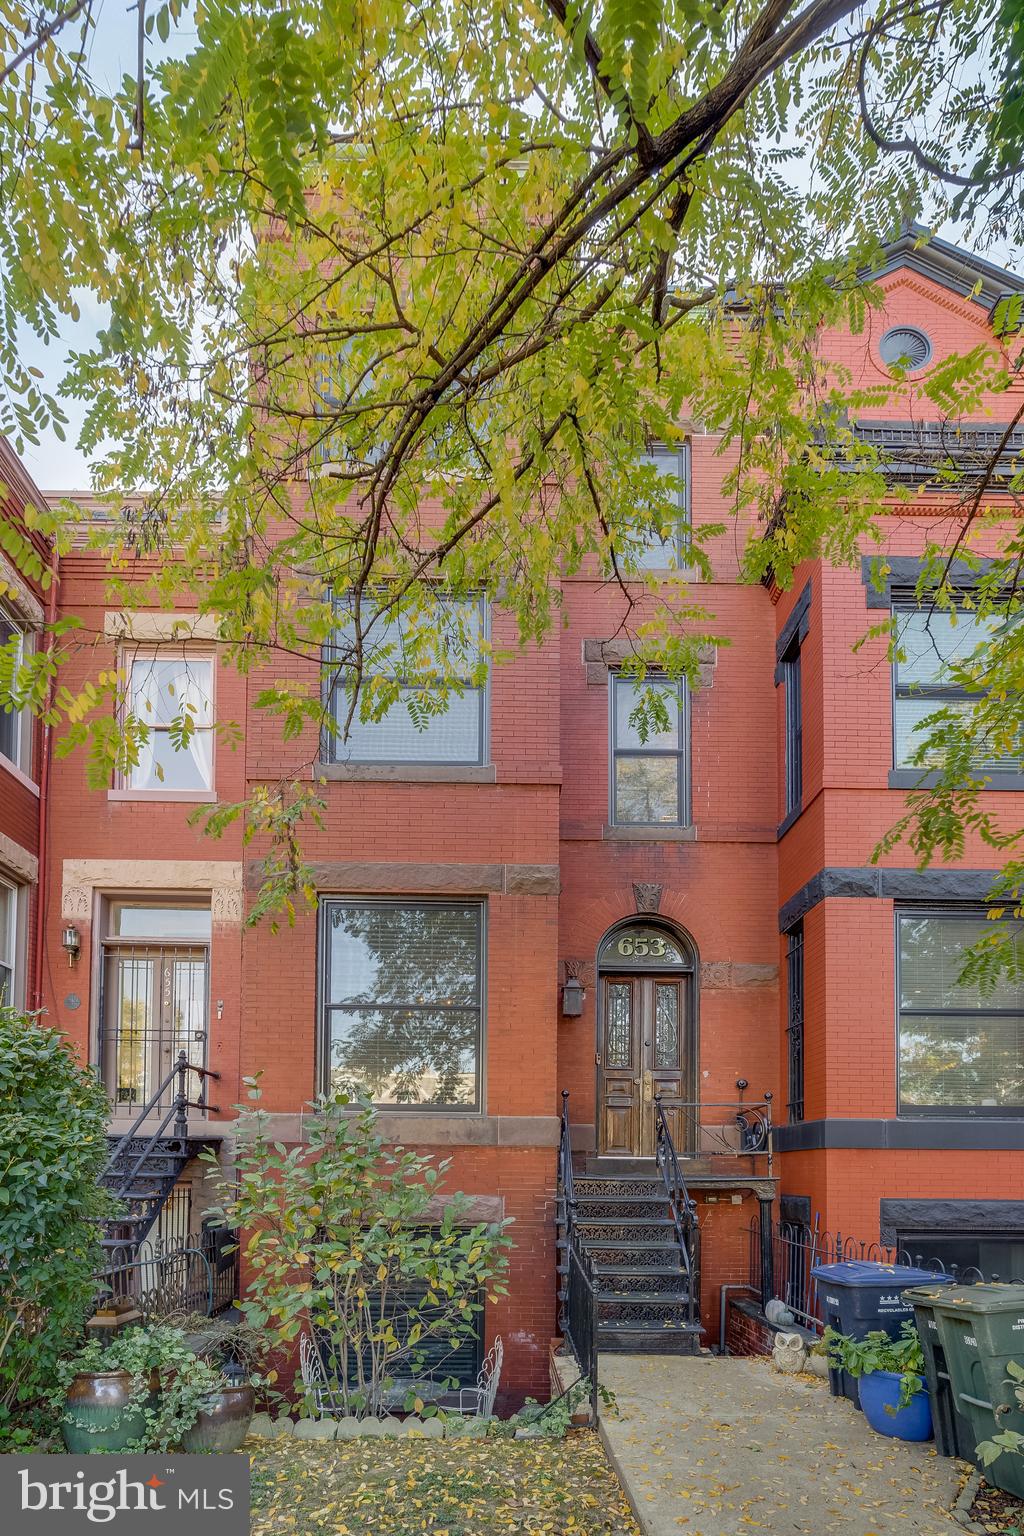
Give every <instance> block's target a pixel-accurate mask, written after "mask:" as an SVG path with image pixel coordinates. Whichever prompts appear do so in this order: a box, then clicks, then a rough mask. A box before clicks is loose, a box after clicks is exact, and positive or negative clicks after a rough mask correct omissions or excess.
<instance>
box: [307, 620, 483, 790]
mask: <svg viewBox="0 0 1024 1536" xmlns="http://www.w3.org/2000/svg"><path fill="white" fill-rule="evenodd" d="M338 617H339V624H338V630H337V633H336V639H335V644H334V645H333V646H332V647H329V648H328V649H327V651H326V652H325V655H324V670H325V678H326V683H325V693H326V704H327V709H328V712H329V715H330V717H331V719H332V720H333V729H330V730H328V731H326V732H325V740H324V748H323V750H324V755H325V758H326V760H327V761H328V762H337V763H417V764H421V765H431V764H433V765H437V766H453V767H454V766H457V765H468V766H471V765H474V764H481V763H484V762H486V751H487V746H486V735H487V688H486V684H484V683H482V682H481V681H480V663H481V645H482V641H483V640H484V638H485V631H486V624H487V611H486V606H485V604H484V601H483V599H481V598H473V599H469V600H464V599H458V600H456V599H452V598H446V597H438V598H437V601H436V604H435V605H434V608H433V611H432V612H431V614H430V615H429V624H428V621H427V619H426V618H423V619H420V618H417V620H416V621H413V620H412V619H411V618H409V617H406V616H404V615H403V616H401V617H400V618H397V619H394V620H390V621H388V622H382V623H381V624H379V625H371V626H370V629H369V638H368V641H367V642H366V644H365V646H364V652H363V675H362V680H361V688H362V690H364V691H368V692H369V693H370V695H371V702H372V697H373V694H374V692H375V691H376V692H377V693H378V695H379V693H380V690H381V689H382V688H383V689H384V690H385V696H386V697H387V696H390V702H388V703H387V705H386V707H385V708H384V710H383V711H382V713H381V715H380V718H379V719H368V720H364V719H362V718H361V715H362V705H363V700H362V699H360V700H359V701H358V702H357V706H356V709H355V711H354V713H353V717H352V720H351V723H350V724H349V725H348V736H347V739H343V732H344V729H345V724H346V720H347V716H348V713H349V706H350V702H351V692H350V689H349V687H348V686H347V683H348V678H349V677H350V676H351V668H349V667H348V666H347V664H346V663H347V659H348V658H349V657H350V656H351V655H352V639H353V631H352V627H351V624H350V622H349V620H348V616H347V613H346V610H345V608H344V607H343V606H339V615H338ZM428 629H429V631H430V635H431V636H433V637H434V638H430V637H429V636H428V633H427V631H428ZM444 654H446V656H447V660H448V663H449V664H448V666H447V667H446V668H445V670H444V672H443V675H442V670H441V657H442V655H444Z"/></svg>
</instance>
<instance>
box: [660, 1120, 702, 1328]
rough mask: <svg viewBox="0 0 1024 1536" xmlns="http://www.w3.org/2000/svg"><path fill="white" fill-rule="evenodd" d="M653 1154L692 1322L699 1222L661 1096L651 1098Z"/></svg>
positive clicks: (687, 1311) (687, 1317) (688, 1318)
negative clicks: (669, 1218) (677, 1247)
mask: <svg viewBox="0 0 1024 1536" xmlns="http://www.w3.org/2000/svg"><path fill="white" fill-rule="evenodd" d="M654 1157H655V1161H656V1163H657V1165H658V1168H659V1170H660V1172H661V1177H662V1179H663V1180H664V1182H665V1193H666V1195H667V1197H668V1205H669V1210H670V1211H671V1213H672V1225H673V1227H674V1228H675V1234H676V1242H677V1243H678V1245H679V1262H680V1264H681V1265H682V1268H683V1272H684V1274H685V1275H686V1294H687V1302H686V1321H687V1323H688V1324H689V1325H691V1326H692V1325H693V1324H694V1323H695V1321H696V1313H697V1296H696V1293H697V1289H698V1286H699V1264H698V1243H699V1236H698V1234H699V1231H700V1228H699V1225H698V1222H697V1207H696V1205H695V1204H694V1201H693V1198H692V1196H691V1195H690V1192H689V1190H688V1189H687V1187H686V1180H685V1179H684V1178H683V1173H682V1169H681V1168H680V1166H679V1158H678V1156H677V1155H676V1148H675V1142H674V1141H673V1140H672V1131H671V1129H670V1127H669V1123H668V1117H667V1115H666V1114H665V1109H664V1106H663V1104H662V1102H661V1095H660V1094H655V1097H654Z"/></svg>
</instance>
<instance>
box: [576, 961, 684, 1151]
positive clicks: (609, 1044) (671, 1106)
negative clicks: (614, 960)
mask: <svg viewBox="0 0 1024 1536" xmlns="http://www.w3.org/2000/svg"><path fill="white" fill-rule="evenodd" d="M601 1003H602V1008H601V1020H602V1024H601V1040H600V1048H599V1050H598V1102H599V1106H600V1109H599V1115H598V1121H599V1129H598V1151H599V1152H600V1153H601V1154H603V1155H605V1156H619V1157H653V1156H654V1149H655V1124H654V1118H655V1117H654V1101H655V1099H656V1098H657V1097H659V1096H660V1098H661V1102H662V1108H663V1109H664V1111H665V1115H666V1118H667V1120H668V1124H669V1129H670V1131H671V1133H672V1139H673V1141H674V1142H675V1145H676V1148H677V1150H678V1151H680V1152H683V1151H685V1150H686V1148H685V1141H686V1137H685V1134H684V1132H685V1122H684V1112H683V1110H682V1108H681V1102H682V1099H683V1096H684V1084H685V1081H686V1062H685V1050H686V1036H687V1028H686V1026H687V1019H686V1005H687V991H686V981H685V979H684V978H682V977H675V976H605V977H603V979H602V998H601Z"/></svg>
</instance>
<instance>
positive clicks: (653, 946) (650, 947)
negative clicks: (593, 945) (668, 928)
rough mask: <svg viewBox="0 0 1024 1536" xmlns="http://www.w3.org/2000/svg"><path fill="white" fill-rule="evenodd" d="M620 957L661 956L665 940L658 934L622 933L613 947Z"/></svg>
mask: <svg viewBox="0 0 1024 1536" xmlns="http://www.w3.org/2000/svg"><path fill="white" fill-rule="evenodd" d="M615 947H616V949H617V950H618V952H619V954H620V955H663V954H665V940H664V939H663V938H662V937H661V935H660V934H658V933H652V934H649V935H648V934H632V933H624V934H623V935H622V938H621V939H620V940H619V942H618V944H617V945H616V946H615Z"/></svg>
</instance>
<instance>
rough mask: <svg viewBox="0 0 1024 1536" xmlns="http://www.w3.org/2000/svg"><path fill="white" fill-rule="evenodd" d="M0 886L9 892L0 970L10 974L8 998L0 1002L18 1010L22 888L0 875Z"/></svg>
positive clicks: (20, 1003) (0, 934)
mask: <svg viewBox="0 0 1024 1536" xmlns="http://www.w3.org/2000/svg"><path fill="white" fill-rule="evenodd" d="M0 886H2V887H3V889H4V890H5V891H7V892H9V895H10V899H9V901H8V903H7V909H8V917H7V922H6V924H5V925H2V926H3V927H5V928H6V932H3V931H0V969H2V970H4V971H9V972H10V977H11V984H10V996H9V997H8V996H6V995H2V996H0V1002H2V1003H3V1005H4V1006H5V1007H7V1008H20V1007H22V1006H23V1004H24V997H23V996H22V987H23V985H24V976H23V974H22V969H23V967H22V939H23V933H22V909H23V906H24V899H23V895H22V893H23V890H24V887H23V886H20V885H18V884H17V883H16V882H15V881H14V880H11V879H9V878H8V876H6V875H3V874H0ZM0 991H2V989H0Z"/></svg>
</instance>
